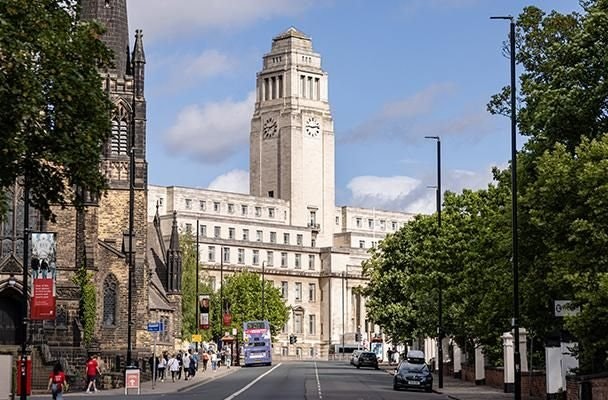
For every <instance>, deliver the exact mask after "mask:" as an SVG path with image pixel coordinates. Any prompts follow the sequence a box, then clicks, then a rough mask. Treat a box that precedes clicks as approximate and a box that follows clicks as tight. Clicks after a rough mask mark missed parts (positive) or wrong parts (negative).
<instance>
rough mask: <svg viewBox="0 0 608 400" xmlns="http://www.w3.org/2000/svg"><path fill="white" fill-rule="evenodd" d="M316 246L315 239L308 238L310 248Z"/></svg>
mask: <svg viewBox="0 0 608 400" xmlns="http://www.w3.org/2000/svg"><path fill="white" fill-rule="evenodd" d="M316 245H317V239H315V238H310V247H315V246H316Z"/></svg>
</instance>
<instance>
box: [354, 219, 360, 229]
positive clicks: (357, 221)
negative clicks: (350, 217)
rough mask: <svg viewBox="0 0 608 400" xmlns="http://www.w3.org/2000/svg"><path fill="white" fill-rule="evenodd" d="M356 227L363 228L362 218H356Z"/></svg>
mask: <svg viewBox="0 0 608 400" xmlns="http://www.w3.org/2000/svg"><path fill="white" fill-rule="evenodd" d="M355 225H357V228H361V218H359V217H357V218H355Z"/></svg>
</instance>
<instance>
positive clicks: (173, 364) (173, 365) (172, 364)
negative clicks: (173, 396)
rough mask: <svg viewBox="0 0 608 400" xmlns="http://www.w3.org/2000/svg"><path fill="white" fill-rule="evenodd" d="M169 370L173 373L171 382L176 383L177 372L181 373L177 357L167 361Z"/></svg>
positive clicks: (173, 356)
mask: <svg viewBox="0 0 608 400" xmlns="http://www.w3.org/2000/svg"><path fill="white" fill-rule="evenodd" d="M167 368H169V371H171V381H173V382H175V377H176V376H177V371H179V361H177V358H176V357H175V355H172V356H171V358H169V361H167Z"/></svg>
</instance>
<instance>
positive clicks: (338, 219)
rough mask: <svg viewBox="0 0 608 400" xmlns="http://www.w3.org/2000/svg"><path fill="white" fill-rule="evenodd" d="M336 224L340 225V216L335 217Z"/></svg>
mask: <svg viewBox="0 0 608 400" xmlns="http://www.w3.org/2000/svg"><path fill="white" fill-rule="evenodd" d="M336 225H340V217H336Z"/></svg>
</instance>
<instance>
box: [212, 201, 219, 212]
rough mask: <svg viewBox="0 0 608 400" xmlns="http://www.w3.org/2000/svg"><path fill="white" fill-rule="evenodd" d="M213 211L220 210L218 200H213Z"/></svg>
mask: <svg viewBox="0 0 608 400" xmlns="http://www.w3.org/2000/svg"><path fill="white" fill-rule="evenodd" d="M213 211H215V212H220V202H219V201H214V202H213Z"/></svg>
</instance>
